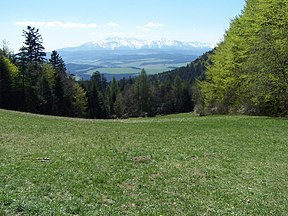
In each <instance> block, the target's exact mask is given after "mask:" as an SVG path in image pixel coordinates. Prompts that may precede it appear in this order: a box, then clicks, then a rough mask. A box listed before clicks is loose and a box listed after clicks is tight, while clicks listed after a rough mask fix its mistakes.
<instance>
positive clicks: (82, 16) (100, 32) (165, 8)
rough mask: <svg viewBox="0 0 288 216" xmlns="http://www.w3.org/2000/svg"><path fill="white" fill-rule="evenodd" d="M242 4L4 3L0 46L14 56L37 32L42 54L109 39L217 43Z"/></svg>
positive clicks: (169, 0) (131, 0)
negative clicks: (26, 32)
mask: <svg viewBox="0 0 288 216" xmlns="http://www.w3.org/2000/svg"><path fill="white" fill-rule="evenodd" d="M244 5H245V0H205V1H201V0H142V1H139V0H81V1H80V0H49V1H39V0H25V1H23V0H7V1H2V2H1V13H0V29H1V32H0V40H1V41H3V40H4V39H5V40H7V41H8V42H9V46H10V48H12V49H14V50H15V51H16V50H18V49H19V48H20V47H21V45H22V44H23V41H24V38H23V37H22V31H23V29H26V26H27V25H28V24H29V25H31V26H35V27H37V28H39V30H40V34H41V35H42V37H43V40H44V47H45V48H46V50H47V51H51V50H53V49H58V48H62V47H69V46H77V45H80V44H83V43H85V42H88V41H96V40H100V39H104V38H108V37H136V38H143V39H161V38H166V39H174V40H181V41H200V42H211V43H217V42H219V41H220V40H221V39H222V38H223V34H224V32H225V30H226V29H227V28H228V27H229V23H230V20H231V19H232V18H233V17H235V16H236V15H239V14H240V13H241V10H242V9H243V7H244Z"/></svg>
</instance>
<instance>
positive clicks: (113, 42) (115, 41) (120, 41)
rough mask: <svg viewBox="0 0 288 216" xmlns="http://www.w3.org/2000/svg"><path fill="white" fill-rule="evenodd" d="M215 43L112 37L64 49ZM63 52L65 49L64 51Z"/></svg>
mask: <svg viewBox="0 0 288 216" xmlns="http://www.w3.org/2000/svg"><path fill="white" fill-rule="evenodd" d="M214 47H215V44H213V43H202V42H182V41H178V40H169V39H165V38H161V39H159V40H143V39H137V38H119V37H110V38H107V39H103V40H99V41H90V42H87V43H84V44H82V45H81V46H79V47H74V48H64V49H65V50H69V49H70V50H82V51H83V50H140V49H156V50H158V49H162V50H166V49H167V50H171V49H172V50H192V49H195V48H214ZM62 50H63V49H62Z"/></svg>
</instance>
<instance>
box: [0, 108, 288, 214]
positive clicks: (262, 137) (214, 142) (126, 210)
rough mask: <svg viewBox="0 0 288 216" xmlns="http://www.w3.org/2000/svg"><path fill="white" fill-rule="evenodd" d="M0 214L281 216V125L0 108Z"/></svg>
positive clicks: (285, 190)
mask: <svg viewBox="0 0 288 216" xmlns="http://www.w3.org/2000/svg"><path fill="white" fill-rule="evenodd" d="M0 128H1V130H0V215H204V214H206V215H285V214H287V212H288V160H287V158H288V134H287V131H288V121H287V120H285V119H274V118H264V117H247V116H210V117H195V116H193V115H192V114H180V115H172V116H167V117H158V118H147V119H146V118H142V119H141V118H140V119H128V120H106V121H104V120H81V119H65V118H57V117H45V116H37V115H32V114H22V113H16V112H10V111H3V110H0Z"/></svg>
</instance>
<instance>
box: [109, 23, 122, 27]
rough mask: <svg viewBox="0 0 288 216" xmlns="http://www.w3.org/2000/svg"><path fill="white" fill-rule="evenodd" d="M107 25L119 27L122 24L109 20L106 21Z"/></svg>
mask: <svg viewBox="0 0 288 216" xmlns="http://www.w3.org/2000/svg"><path fill="white" fill-rule="evenodd" d="M106 25H107V26H110V27H119V26H120V25H119V24H118V23H115V22H109V23H106Z"/></svg>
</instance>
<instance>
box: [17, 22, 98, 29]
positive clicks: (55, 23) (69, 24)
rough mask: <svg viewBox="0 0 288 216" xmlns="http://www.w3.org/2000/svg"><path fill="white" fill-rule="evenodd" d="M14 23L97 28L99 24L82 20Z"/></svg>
mask: <svg viewBox="0 0 288 216" xmlns="http://www.w3.org/2000/svg"><path fill="white" fill-rule="evenodd" d="M14 25H18V26H24V27H26V26H32V27H57V28H96V27H97V26H98V25H97V24H95V23H88V24H87V23H80V22H59V21H53V22H34V21H23V22H15V23H14Z"/></svg>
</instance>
